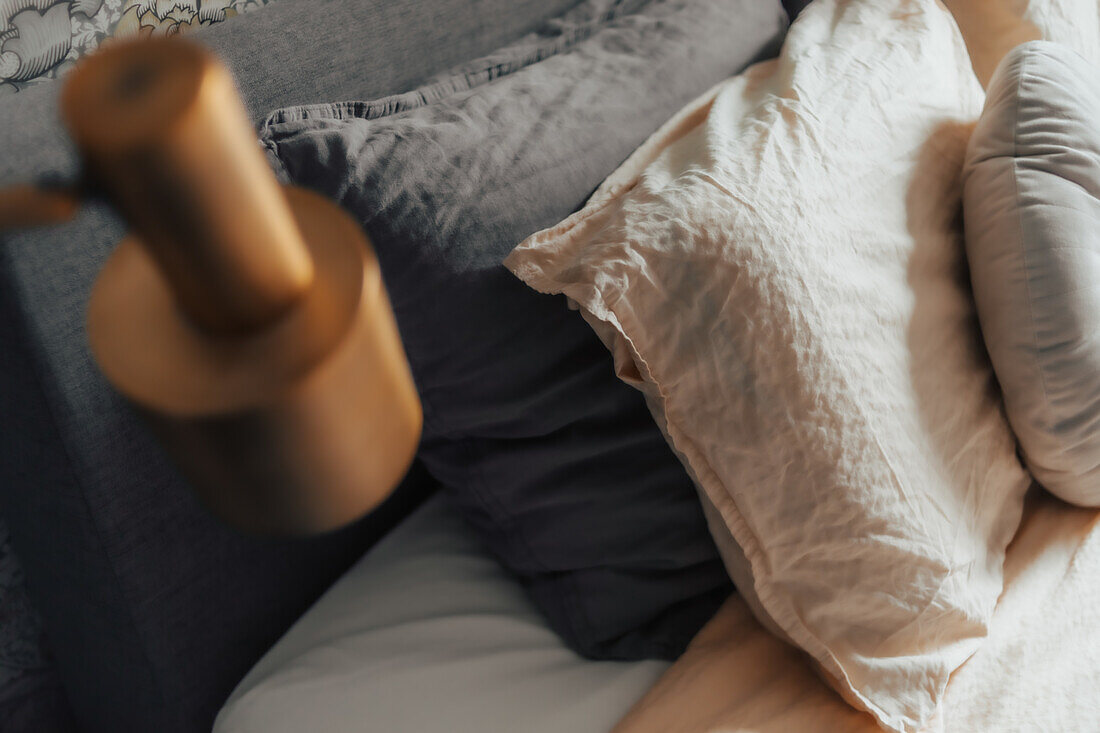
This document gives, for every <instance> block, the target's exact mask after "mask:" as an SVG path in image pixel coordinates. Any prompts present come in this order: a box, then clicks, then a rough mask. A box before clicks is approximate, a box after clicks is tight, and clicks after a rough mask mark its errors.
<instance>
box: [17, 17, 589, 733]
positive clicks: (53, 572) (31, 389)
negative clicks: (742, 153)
mask: <svg viewBox="0 0 1100 733" xmlns="http://www.w3.org/2000/svg"><path fill="white" fill-rule="evenodd" d="M572 4H573V0H554V1H553V2H547V1H546V0H522V1H517V0H474V1H472V2H471V0H434V1H433V2H418V1H413V0H410V1H408V2H380V1H375V0H372V1H371V2H364V1H362V0H278V2H276V3H272V5H271V7H270V8H268V9H266V10H264V11H263V12H259V13H255V14H251V15H248V16H244V17H241V18H237V19H233V20H230V21H227V22H226V23H225V24H223V25H221V26H215V27H213V28H211V29H210V30H209V31H203V32H202V33H200V34H198V35H197V36H196V37H198V38H200V39H202V40H204V41H205V42H207V43H209V44H210V45H211V46H212V47H213V48H214V49H215V50H216V51H218V52H219V53H220V54H221V55H222V56H223V57H224V58H225V59H226V60H227V62H228V63H229V65H230V67H231V68H232V69H233V70H234V71H235V72H236V74H237V76H238V80H239V83H240V84H241V87H242V89H243V90H244V96H245V99H246V102H247V104H248V105H249V109H250V111H251V113H252V114H253V115H254V116H255V117H257V118H259V117H262V116H263V114H264V113H266V112H267V111H268V109H269V108H271V107H274V106H278V105H285V104H292V103H298V102H308V101H314V100H317V99H327V98H332V97H354V96H360V95H364V94H366V95H376V94H384V93H389V92H393V91H397V90H398V89H400V88H402V87H404V86H406V85H409V84H412V83H415V82H416V81H417V80H419V79H422V78H425V77H427V76H429V75H430V74H432V73H434V72H436V71H438V70H440V69H442V68H445V67H446V66H449V65H452V64H455V63H459V62H461V61H462V60H463V59H466V58H469V57H472V56H476V55H478V54H480V53H484V52H487V51H488V50H490V49H492V48H494V47H496V46H498V45H499V44H501V43H502V42H504V41H506V40H508V39H511V38H514V37H516V36H518V35H520V34H521V33H522V32H524V31H527V30H529V29H531V28H532V27H535V26H537V25H538V24H539V23H540V22H541V21H542V20H543V19H545V18H547V17H549V16H551V15H554V14H556V13H557V12H559V11H560V10H561V8H563V7H567V6H569V5H572ZM55 95H56V89H55V88H53V87H51V86H49V85H43V86H40V87H36V88H34V89H31V90H28V91H26V92H21V93H20V94H17V95H14V96H12V97H9V98H5V99H4V100H3V101H0V186H3V185H8V184H11V183H16V182H20V181H26V180H31V179H34V178H36V177H39V176H42V175H46V174H54V173H57V174H61V175H63V176H72V175H74V174H75V161H74V160H73V156H72V153H71V150H70V148H69V146H68V143H67V142H66V140H65V138H64V135H63V134H62V133H61V131H60V129H59V126H58V124H57V122H56V120H55V118H56V114H55V105H54V97H55ZM121 234H122V227H121V226H120V224H119V222H118V221H117V220H116V219H115V218H114V217H113V216H112V215H111V214H110V213H109V212H108V211H106V210H105V209H104V207H102V206H98V205H96V206H89V207H88V208H86V209H85V210H84V211H83V212H82V213H81V215H80V216H79V218H78V219H77V220H76V221H75V222H73V223H71V224H68V225H64V226H60V227H54V228H49V229H42V230H36V231H26V232H20V233H15V234H5V235H2V236H0V412H2V413H3V415H4V419H5V425H6V426H7V427H6V428H5V430H4V431H3V437H2V440H0V511H2V512H3V515H4V517H5V519H6V520H7V522H8V524H9V527H10V529H11V533H12V541H13V543H14V545H15V548H16V550H17V553H18V555H19V556H20V558H21V560H22V561H23V565H24V568H25V570H26V574H27V580H28V590H29V592H30V595H31V597H32V599H33V600H34V601H35V602H36V603H37V605H38V606H39V608H40V609H41V610H42V612H43V615H44V617H45V624H46V631H47V634H48V636H49V639H50V642H51V644H52V647H53V650H54V653H55V656H56V658H57V661H58V665H59V670H60V675H61V678H62V680H63V682H64V685H65V687H66V690H67V694H68V696H69V698H70V700H71V702H72V705H73V708H74V709H75V712H76V715H77V717H78V719H79V720H80V722H81V723H82V725H83V727H84V728H85V729H86V730H92V731H95V730H105V731H120V730H142V731H144V730H157V731H169V732H171V731H191V730H204V729H207V728H208V727H209V724H210V721H211V719H212V717H213V714H214V711H215V710H216V709H217V707H218V705H219V704H220V703H221V701H222V700H223V699H224V696H225V695H226V694H227V693H228V691H229V689H230V688H231V687H232V685H233V684H234V683H235V682H236V680H237V679H238V678H239V676H240V675H241V674H243V673H244V671H245V670H246V669H247V668H248V666H249V665H250V664H251V663H252V661H254V660H255V659H256V658H257V657H258V656H259V655H260V654H261V653H262V652H263V650H264V649H265V648H266V647H267V645H268V644H270V643H271V642H272V641H273V640H274V639H275V638H276V637H277V636H278V635H279V634H280V633H281V631H282V630H283V629H284V628H285V627H286V626H287V625H288V624H289V623H290V622H291V621H292V620H293V619H294V618H295V617H296V616H297V615H298V614H299V613H300V612H301V611H302V610H303V609H304V608H305V607H306V606H307V605H308V604H309V602H310V601H311V600H312V599H313V598H314V597H315V596H316V595H317V593H319V592H320V591H321V590H322V589H323V588H324V587H325V586H326V585H327V584H328V583H329V582H330V580H331V579H332V578H333V577H334V576H335V575H336V574H337V573H339V572H340V570H341V569H343V568H344V567H346V566H347V565H348V563H350V562H351V561H352V560H353V559H354V558H355V557H356V556H357V555H358V553H360V552H361V551H362V549H363V548H364V547H367V546H368V545H369V544H370V543H371V541H372V540H373V538H375V537H376V536H377V535H378V534H379V533H380V532H381V531H382V530H383V529H384V528H386V527H387V526H388V525H389V524H390V523H391V522H392V521H393V519H394V517H395V516H397V515H400V514H402V512H403V508H404V507H407V506H408V505H409V504H410V503H411V502H412V501H414V500H415V498H416V497H417V496H419V495H420V494H422V493H423V492H424V491H425V490H426V487H428V486H429V485H430V482H429V481H428V480H427V479H425V478H424V477H420V478H419V479H416V480H414V481H413V482H412V485H411V486H409V487H408V488H407V491H406V492H405V493H404V499H402V500H401V501H400V502H399V504H398V505H396V506H394V507H391V508H390V509H388V510H384V511H382V512H381V513H380V514H379V515H378V516H376V517H372V518H371V519H369V520H368V521H366V522H365V523H363V524H362V525H360V526H358V527H356V528H353V529H351V530H349V531H348V532H346V533H343V534H341V535H338V536H336V537H329V538H322V539H318V540H315V541H311V542H304V543H280V544H273V543H263V542H256V541H249V540H244V539H242V538H240V537H237V536H235V535H234V534H232V533H231V532H229V531H227V530H225V529H223V528H221V527H220V526H219V525H217V524H216V523H215V522H213V521H212V520H211V519H210V518H208V516H207V515H206V514H205V513H204V512H203V511H202V510H200V509H199V508H198V507H197V506H196V504H195V502H194V500H193V499H192V497H191V495H190V493H189V492H188V491H187V490H186V488H185V487H184V486H183V484H182V483H181V481H180V480H179V479H178V478H177V477H176V475H175V473H174V472H173V471H172V470H171V468H170V467H169V466H168V465H167V463H166V461H165V459H164V457H163V456H162V454H161V453H160V451H159V449H158V448H157V446H156V445H155V444H154V443H153V441H152V440H151V439H150V437H149V436H148V435H147V433H146V432H145V430H144V429H143V427H142V426H141V425H140V423H138V422H137V421H136V420H135V419H134V417H133V416H132V415H131V413H130V412H129V411H128V410H126V409H124V407H123V406H122V405H121V404H120V402H119V400H118V399H117V398H116V397H115V396H114V394H113V393H112V392H111V391H110V390H109V389H108V387H107V386H106V385H105V384H104V382H103V380H102V379H101V378H100V376H99V374H98V372H97V370H96V369H95V367H94V365H93V364H92V362H91V359H90V357H89V354H88V351H87V348H86V346H85V339H84V334H83V320H84V304H85V300H86V297H87V294H88V291H89V289H90V286H91V283H92V281H93V279H94V277H95V274H96V272H97V270H98V268H99V266H100V264H101V263H102V261H103V259H104V258H105V256H106V254H107V252H108V251H109V249H110V248H111V246H113V244H114V243H115V242H116V241H117V240H118V238H119V236H120V235H121Z"/></svg>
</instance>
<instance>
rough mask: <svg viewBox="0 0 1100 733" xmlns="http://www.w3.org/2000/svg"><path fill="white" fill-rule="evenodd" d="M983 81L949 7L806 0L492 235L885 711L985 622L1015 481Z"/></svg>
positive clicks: (791, 617) (816, 648)
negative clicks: (642, 133) (982, 304)
mask: <svg viewBox="0 0 1100 733" xmlns="http://www.w3.org/2000/svg"><path fill="white" fill-rule="evenodd" d="M882 39H890V41H889V45H888V46H887V45H886V44H884V42H883V40H882ZM872 57H873V58H874V59H875V63H873V64H868V63H867V59H868V58H872ZM980 104H981V89H980V87H979V86H978V84H977V82H976V80H975V79H974V77H973V74H972V72H971V69H970V65H969V60H968V57H967V54H966V50H965V47H964V46H963V44H962V39H961V38H960V37H959V36H958V34H957V31H956V29H955V26H954V24H953V22H952V21H951V19H950V16H949V15H948V14H947V13H946V11H944V10H943V9H942V8H940V7H938V6H937V5H935V4H933V3H920V4H912V5H911V6H909V12H907V13H905V14H899V13H897V12H896V3H894V2H891V1H890V0H866V1H864V2H859V3H845V2H839V1H838V0H818V1H817V2H815V3H813V4H811V5H810V6H809V7H808V8H807V9H806V10H805V11H803V13H802V15H801V16H800V18H799V20H798V22H797V23H795V24H794V26H793V27H792V29H791V32H790V34H789V35H788V37H787V40H786V43H785V45H784V51H783V54H782V55H781V56H780V58H779V59H778V60H777V61H775V62H767V63H764V64H761V65H759V66H757V67H755V68H753V69H752V70H750V71H749V72H747V73H746V74H744V75H742V76H740V77H738V78H735V79H733V80H732V81H730V82H728V83H726V84H723V85H721V86H720V87H719V88H718V89H717V90H715V91H714V92H712V93H711V94H709V95H706V96H705V97H704V98H703V99H701V100H700V101H699V102H697V103H696V104H694V105H692V106H690V107H689V108H687V109H685V110H684V111H683V112H681V114H680V115H679V116H678V117H677V118H675V119H674V120H672V121H671V122H670V123H669V124H668V125H667V126H666V127H665V128H664V129H663V130H662V131H661V132H659V133H658V134H657V135H655V136H654V138H653V139H651V140H650V141H649V142H647V144H646V145H645V146H643V147H642V148H641V149H640V150H639V151H638V152H636V153H635V155H634V156H633V157H632V158H631V159H630V160H629V161H628V162H627V163H626V164H625V165H624V166H623V167H622V168H620V169H619V170H618V171H617V172H616V173H615V174H614V175H613V176H612V177H611V178H610V179H609V180H608V181H606V182H605V183H604V185H603V186H602V187H601V189H600V190H599V191H598V192H597V193H596V194H595V195H594V197H593V199H592V201H591V202H590V203H589V204H588V205H587V206H586V207H585V209H584V210H582V211H580V212H578V213H577V214H575V215H574V216H572V217H570V218H569V219H567V220H566V221H564V222H563V223H561V224H560V225H559V226H557V227H554V228H552V229H549V230H546V231H544V232H541V233H538V234H536V235H534V236H533V237H531V238H530V239H528V240H527V241H526V242H524V243H523V244H522V245H521V246H520V247H519V248H518V249H517V250H516V251H515V252H514V253H513V254H512V255H511V256H510V257H509V259H508V260H507V261H506V264H507V266H509V267H510V268H512V269H513V271H514V272H515V273H516V274H517V275H518V276H519V277H521V278H522V279H523V280H525V281H526V282H527V283H529V284H530V285H531V286H532V287H534V288H536V289H537V290H540V291H543V292H548V293H565V294H566V295H567V296H568V297H569V298H571V299H572V300H574V301H576V302H577V303H578V304H579V305H580V307H581V308H582V310H583V313H584V315H585V317H586V319H587V320H588V321H589V322H590V323H591V324H592V325H593V326H594V328H595V330H596V331H597V332H598V333H599V334H600V335H601V337H602V338H603V340H604V342H605V343H606V344H607V346H608V347H609V348H610V349H611V351H612V352H613V353H614V355H615V357H616V362H617V368H618V370H619V372H620V374H621V375H622V376H623V378H624V379H626V380H628V381H630V382H632V383H634V384H635V385H636V386H638V387H639V388H640V389H641V390H642V391H643V392H644V393H645V394H646V396H647V398H648V401H649V404H650V406H651V408H652V409H653V411H654V415H655V417H656V418H657V419H658V421H659V422H660V423H662V424H663V426H664V427H665V429H666V431H667V433H668V436H669V439H670V441H671V443H672V445H673V446H674V447H675V449H676V451H677V452H678V454H679V455H680V456H681V458H682V460H683V461H684V463H685V465H686V466H687V467H688V469H689V470H690V472H691V474H692V475H693V477H694V478H695V480H696V482H697V483H698V484H699V486H700V487H701V488H702V489H703V492H704V494H705V498H706V499H707V501H708V502H709V504H710V506H711V510H712V516H713V518H714V520H715V521H713V523H712V529H713V531H714V533H715V538H716V540H717V541H718V544H719V547H720V549H721V550H722V551H723V555H724V557H725V558H726V561H727V565H728V567H729V570H730V573H731V575H732V576H733V577H734V580H735V581H736V582H737V586H738V588H739V589H740V590H741V591H742V594H743V595H745V597H746V600H747V601H748V602H749V603H750V605H751V606H752V607H753V608H754V611H755V612H756V613H757V615H758V616H759V617H760V619H761V620H762V621H763V622H764V623H765V624H766V625H768V626H769V627H770V628H772V629H773V630H775V631H776V632H778V633H779V634H780V635H782V636H783V637H785V638H787V639H788V640H790V641H792V642H793V643H795V644H797V645H798V646H800V647H802V648H803V649H805V650H806V651H807V652H809V653H810V655H812V657H813V658H814V659H815V660H816V662H817V663H818V664H819V665H820V667H821V668H822V669H823V670H824V671H825V672H826V673H827V676H828V677H829V678H830V680H831V681H832V682H833V684H834V686H836V687H837V689H838V690H839V691H840V692H841V693H842V694H844V696H845V697H846V698H847V699H849V700H850V701H851V702H853V703H855V704H857V705H859V706H860V707H862V708H864V709H866V710H868V711H870V712H871V713H872V714H873V715H874V716H875V718H876V719H877V720H878V722H879V723H880V724H881V725H882V726H884V727H886V728H888V729H891V730H897V731H917V730H919V729H921V728H922V727H923V725H924V724H925V723H926V722H927V721H928V720H929V719H931V717H932V716H933V715H934V713H935V711H936V708H937V706H938V704H939V702H940V700H941V698H942V695H943V691H944V688H945V687H946V684H947V681H948V678H949V676H950V675H951V673H952V671H953V670H955V669H956V668H958V667H959V666H960V665H961V664H962V663H963V662H964V661H965V660H966V659H967V658H968V657H969V656H970V655H971V654H973V653H974V651H975V650H976V649H977V648H978V646H979V644H980V643H981V640H982V638H983V637H984V636H985V635H986V633H987V630H988V624H989V619H990V616H991V614H992V611H993V608H994V606H995V603H996V601H997V597H998V595H999V594H1000V592H1001V587H1002V567H1003V562H1004V550H1005V547H1006V545H1007V544H1008V542H1009V540H1010V539H1011V537H1012V535H1013V532H1014V530H1015V528H1016V526H1017V524H1018V522H1019V518H1020V513H1021V507H1022V498H1023V494H1024V491H1025V490H1026V488H1027V486H1028V477H1027V476H1026V474H1025V472H1024V471H1023V469H1022V467H1021V466H1020V464H1019V462H1018V461H1017V459H1016V456H1015V447H1014V441H1013V438H1012V435H1011V433H1010V431H1009V429H1008V426H1007V424H1006V423H1005V420H1004V418H1003V415H1002V413H1001V410H1000V404H999V396H998V394H997V392H996V389H995V382H994V379H993V374H992V371H991V369H990V367H989V364H988V361H987V357H986V355H985V354H984V352H983V350H982V347H981V341H980V337H979V333H978V328H977V323H976V317H975V313H974V309H973V304H972V302H971V299H970V296H969V293H968V290H967V288H966V285H965V264H964V261H963V248H962V243H961V241H960V232H959V231H958V229H959V227H958V226H957V223H956V219H957V211H958V208H959V204H960V198H961V190H960V185H959V173H960V170H961V166H962V162H963V154H964V151H965V146H966V141H967V133H968V128H967V126H966V125H965V124H963V122H962V121H965V120H969V119H973V118H974V117H976V116H977V114H978V111H979V109H980Z"/></svg>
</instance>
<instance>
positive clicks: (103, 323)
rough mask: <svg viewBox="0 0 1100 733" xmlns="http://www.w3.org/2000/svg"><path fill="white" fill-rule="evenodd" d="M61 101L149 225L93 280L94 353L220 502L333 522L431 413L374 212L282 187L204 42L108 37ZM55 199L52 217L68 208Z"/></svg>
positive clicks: (264, 529) (241, 516) (103, 175)
mask: <svg viewBox="0 0 1100 733" xmlns="http://www.w3.org/2000/svg"><path fill="white" fill-rule="evenodd" d="M62 113H63V117H64V119H65V122H66V124H67V126H68V128H69V130H70V132H71V133H72V136H73V139H74V140H75V142H76V144H77V147H78V148H79V150H80V152H81V155H82V156H83V158H84V161H85V164H86V166H87V170H88V173H89V175H90V178H91V180H93V181H94V182H95V183H96V185H97V186H98V187H99V188H101V189H102V190H103V192H104V193H105V194H106V197H107V199H108V200H109V201H110V202H111V203H112V204H113V205H114V206H115V207H116V208H117V209H118V211H119V212H120V213H121V214H122V215H123V217H124V218H125V219H126V220H127V221H128V222H129V224H130V225H131V227H132V232H131V234H130V235H129V236H128V237H127V238H126V239H125V240H124V241H123V242H122V243H121V244H120V245H119V246H118V248H117V249H116V250H115V252H114V253H113V254H112V255H111V257H110V259H109V260H108V262H107V264H106V266H105V267H104V268H103V271H102V272H101V274H100V277H99V279H98V281H97V282H96V284H95V287H94V288H93V292H92V297H91V302H90V305H89V311H88V336H89V339H90V342H91V347H92V351H93V353H94V355H95V358H96V360H97V361H98V363H99V365H100V367H101V369H102V370H103V372H104V374H105V375H106V376H107V378H108V379H109V380H110V382H111V383H112V384H113V385H114V387H115V388H116V389H117V390H118V391H119V392H120V393H122V394H123V395H125V396H126V397H127V398H128V399H129V400H130V401H131V402H132V403H133V404H134V405H135V406H136V407H137V408H138V409H139V411H140V412H141V413H143V414H144V416H145V417H146V419H147V420H148V422H149V424H150V425H151V426H152V428H153V430H154V432H155V433H156V434H157V435H158V436H159V438H160V439H161V440H162V442H163V444H164V445H165V446H166V447H167V448H168V450H169V452H170V454H171V455H172V457H173V458H174V460H175V462H176V463H177V464H178V466H179V467H180V468H181V470H182V471H183V473H184V474H185V475H186V476H187V477H188V478H189V479H190V481H191V484H192V486H193V488H194V490H195V491H196V493H197V494H198V495H199V497H200V498H201V499H202V500H203V502H204V503H205V504H206V505H207V506H208V507H209V508H210V509H211V510H213V511H214V512H215V513H216V514H217V515H219V516H220V517H222V518H223V519H225V520H226V521H227V522H229V523H230V524H232V525H234V526H235V527H238V528H240V529H242V530H245V531H248V532H253V533H261V534H302V533H312V532H320V531H325V530H329V529H333V528H336V527H339V526H341V525H343V524H346V523H348V522H350V521H352V520H354V519H356V518H358V517H359V516H361V515H363V514H364V513H365V512H367V511H369V510H370V509H372V508H373V507H375V506H376V505H377V504H379V503H380V502H381V501H382V500H383V499H385V498H386V497H387V496H388V495H389V493H390V492H391V491H392V489H393V487H394V486H395V485H396V484H397V483H398V482H399V481H400V479H401V477H402V476H403V475H404V473H405V471H406V470H407V469H408V466H409V464H410V463H411V461H412V457H413V454H414V453H415V450H416V446H417V443H418V440H419V436H420V428H421V421H422V417H421V408H420V402H419V399H418V398H417V394H416V391H415V388H414V386H413V381H412V377H411V374H410V371H409V366H408V362H407V361H406V358H405V354H404V350H403V349H402V346H401V342H400V339H399V336H398V332H397V327H396V324H395V322H394V318H393V313H392V311H391V308H390V304H389V300H388V298H387V295H386V291H385V288H384V286H383V283H382V278H381V273H380V271H379V266H378V262H377V260H376V258H375V256H374V254H373V249H372V248H371V246H370V243H369V242H368V240H367V238H366V236H365V235H364V233H363V232H362V230H361V228H360V227H359V226H358V224H356V223H355V221H354V220H353V219H351V218H350V217H349V216H348V215H347V214H345V213H344V212H343V211H342V210H341V209H339V208H338V207H337V206H336V205H334V204H333V203H331V202H329V201H327V200H326V199H324V198H323V197H321V196H319V195H316V194H313V193H309V192H307V191H303V190H300V189H293V188H284V187H282V186H280V185H279V184H278V183H277V181H276V180H275V177H274V175H273V174H272V172H271V170H270V169H269V168H268V166H267V163H266V161H265V160H264V158H263V155H262V153H261V151H260V148H259V146H258V145H257V143H256V139H255V134H254V132H253V131H252V128H251V125H250V124H249V122H248V119H247V116H246V113H245V111H244V108H243V106H242V104H241V102H240V100H239V98H238V96H237V94H236V91H235V89H234V86H233V83H232V80H231V78H230V76H229V74H228V72H227V71H226V70H225V69H224V68H223V67H222V66H221V65H220V64H219V63H218V62H217V60H216V59H214V58H213V57H212V56H211V55H210V54H209V53H208V52H206V51H205V50H203V49H202V48H201V47H200V46H198V45H196V44H193V43H190V42H187V41H184V40H181V39H161V40H148V41H139V42H133V43H128V44H116V45H112V46H110V47H108V48H104V49H102V50H101V51H100V52H98V53H96V54H93V55H92V56H91V57H89V58H88V59H87V60H85V61H84V62H83V63H82V64H80V65H79V66H78V67H77V69H75V70H74V71H73V73H72V74H71V76H70V77H69V79H68V81H67V83H66V87H65V89H64V92H63V95H62ZM16 194H17V195H19V196H23V197H24V198H26V197H27V196H28V195H29V194H28V192H27V191H26V190H21V191H17V192H16ZM55 198H57V195H55ZM61 199H62V203H63V200H64V196H61ZM10 200H12V199H10V198H9V201H10ZM29 200H31V201H32V202H33V201H34V196H33V195H30V199H29ZM39 201H40V203H41V211H40V212H39V213H38V219H39V220H44V219H47V218H49V214H50V212H51V211H53V212H61V213H63V209H64V206H62V205H59V204H58V203H57V201H50V200H49V199H47V198H42V199H39ZM33 209H34V207H33V206H30V207H27V210H28V211H30V210H33ZM31 219H32V221H29V222H28V223H36V221H37V220H34V217H31Z"/></svg>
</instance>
